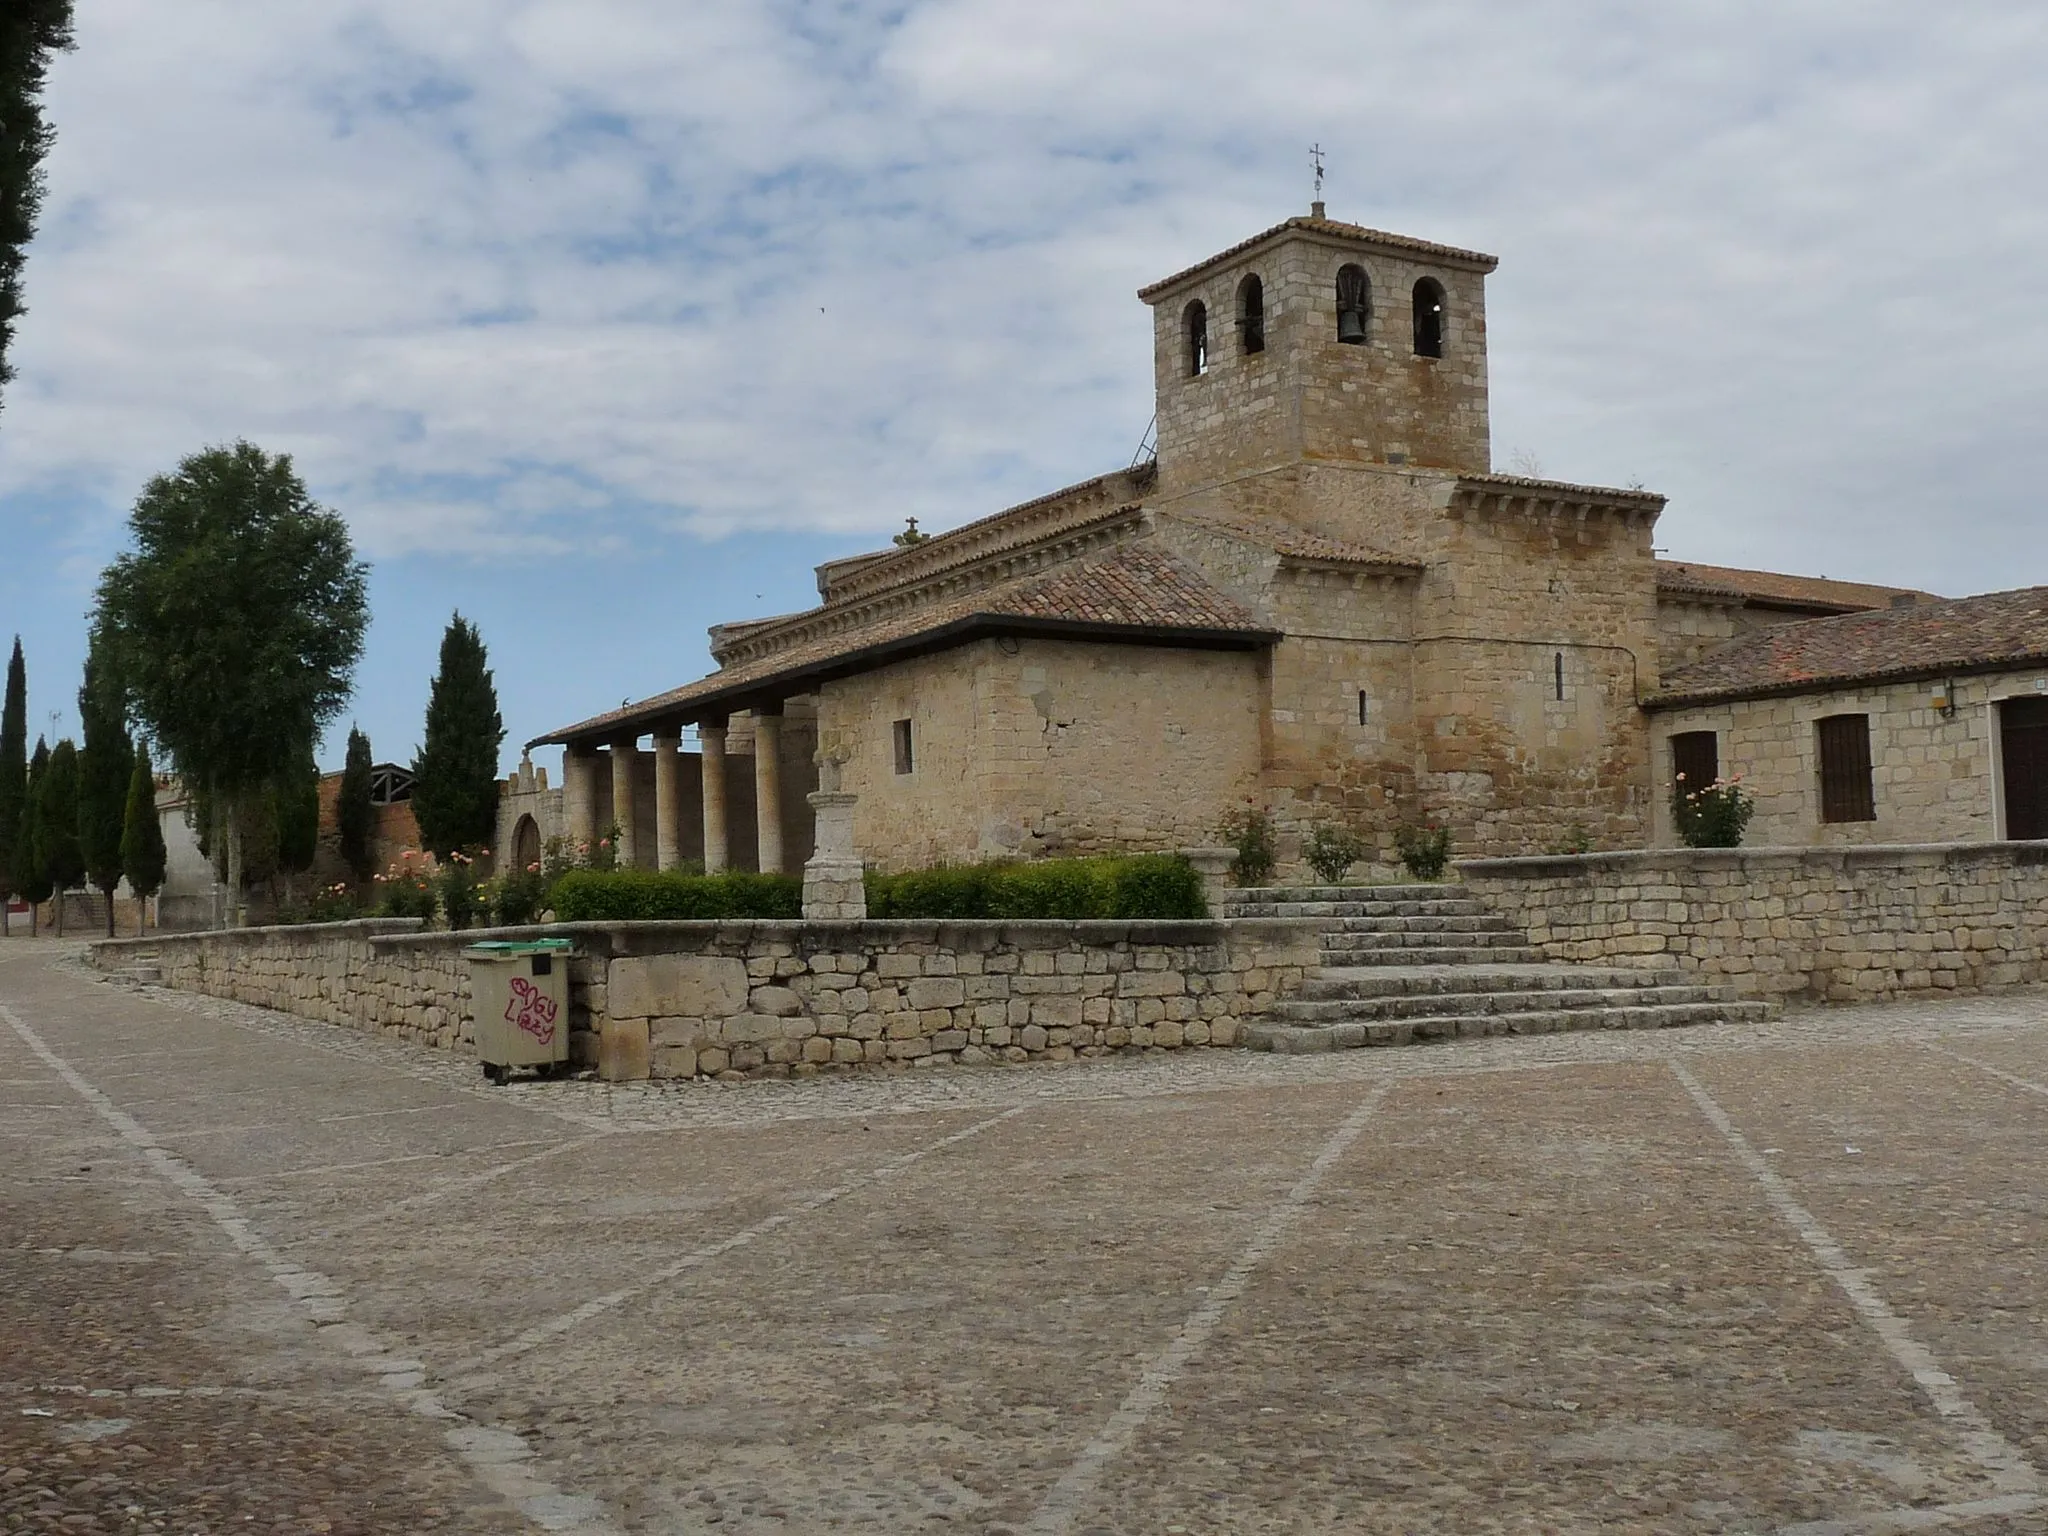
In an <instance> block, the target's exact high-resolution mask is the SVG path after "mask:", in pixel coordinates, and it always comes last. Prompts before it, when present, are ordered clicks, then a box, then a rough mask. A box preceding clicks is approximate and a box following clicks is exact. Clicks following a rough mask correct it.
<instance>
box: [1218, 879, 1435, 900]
mask: <svg viewBox="0 0 2048 1536" xmlns="http://www.w3.org/2000/svg"><path fill="white" fill-rule="evenodd" d="M1218 894H1219V897H1220V899H1221V900H1223V901H1226V902H1235V901H1257V902H1268V901H1439V900H1444V899H1446V898H1448V899H1452V900H1459V901H1462V900H1465V899H1467V897H1466V892H1465V888H1464V887H1463V886H1462V885H1459V884H1457V883H1455V882H1453V881H1443V882H1430V881H1415V882H1411V883H1409V884H1405V885H1259V886H1242V887H1235V888H1232V889H1229V890H1225V891H1222V892H1219V893H1218Z"/></svg>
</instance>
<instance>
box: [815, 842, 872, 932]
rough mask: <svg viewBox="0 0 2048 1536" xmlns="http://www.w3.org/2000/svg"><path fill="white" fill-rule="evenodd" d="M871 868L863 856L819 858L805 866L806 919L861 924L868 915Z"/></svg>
mask: <svg viewBox="0 0 2048 1536" xmlns="http://www.w3.org/2000/svg"><path fill="white" fill-rule="evenodd" d="M866 874H867V868H866V866H865V865H864V864H863V863H862V862H861V861H860V860H859V859H846V858H817V859H812V860H811V861H810V863H808V864H806V865H805V866H804V921H805V922H807V923H858V922H865V921H866V920H867V915H868V888H867V880H866V878H865V877H866Z"/></svg>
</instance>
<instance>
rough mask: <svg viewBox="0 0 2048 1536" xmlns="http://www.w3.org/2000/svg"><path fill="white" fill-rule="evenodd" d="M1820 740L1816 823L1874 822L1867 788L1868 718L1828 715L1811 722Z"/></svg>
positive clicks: (1874, 808) (1871, 797)
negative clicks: (1818, 793) (1818, 804)
mask: <svg viewBox="0 0 2048 1536" xmlns="http://www.w3.org/2000/svg"><path fill="white" fill-rule="evenodd" d="M1814 728H1815V730H1816V732H1817V733H1818V735H1819V738H1820V819H1821V820H1822V821H1875V820H1877V802H1876V797H1875V796H1874V795H1873V794H1872V792H1871V787H1870V716H1868V715H1829V716H1827V717H1826V718H1825V719H1822V720H1817V721H1815V722H1814Z"/></svg>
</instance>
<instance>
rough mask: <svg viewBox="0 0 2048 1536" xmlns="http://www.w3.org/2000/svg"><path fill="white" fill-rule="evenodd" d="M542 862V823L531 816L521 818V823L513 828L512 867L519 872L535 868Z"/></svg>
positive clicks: (513, 870)
mask: <svg viewBox="0 0 2048 1536" xmlns="http://www.w3.org/2000/svg"><path fill="white" fill-rule="evenodd" d="M539 862H540V824H539V823H538V822H536V821H535V820H534V819H533V818H532V817H531V816H522V817H520V818H519V825H517V826H516V827H514V828H513V829H512V869H511V871H509V873H515V874H516V873H519V872H522V871H524V870H528V869H531V868H533V866H534V865H536V864H538V863H539Z"/></svg>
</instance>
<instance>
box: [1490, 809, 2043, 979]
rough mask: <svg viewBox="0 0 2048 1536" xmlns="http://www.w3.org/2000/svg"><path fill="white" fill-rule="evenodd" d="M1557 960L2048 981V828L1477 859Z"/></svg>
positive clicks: (1495, 898)
mask: <svg viewBox="0 0 2048 1536" xmlns="http://www.w3.org/2000/svg"><path fill="white" fill-rule="evenodd" d="M1457 869H1458V873H1459V874H1460V875H1461V876H1462V877H1463V878H1464V881H1465V883H1466V885H1467V886H1468V887H1469V888H1470V889H1471V891H1472V894H1473V895H1474V896H1476V897H1478V898H1479V899H1480V900H1481V901H1484V902H1485V903H1486V904H1487V905H1488V906H1490V907H1492V908H1493V909H1494V910H1495V911H1497V912H1499V913H1500V914H1501V915H1502V916H1504V917H1507V918H1509V919H1511V920H1512V921H1513V922H1515V923H1516V924H1518V925H1520V926H1521V927H1522V928H1524V929H1525V930H1527V932H1528V935H1529V941H1530V943H1532V944H1534V945H1535V946H1537V947H1538V948H1539V949H1541V950H1542V951H1543V952H1544V954H1545V955H1546V956H1547V957H1548V958H1550V959H1553V960H1591V961H1604V962H1606V963H1609V964H1642V965H1653V966H1654V965H1670V964H1673V963H1676V964H1679V965H1682V966H1684V967H1686V968H1688V969H1691V970H1696V971H1699V972H1701V973H1702V974H1704V975H1707V976H1711V977H1714V978H1716V979H1718V980H1722V981H1725V982H1727V983H1729V984H1730V985H1733V986H1735V987H1737V988H1738V989H1740V990H1741V991H1742V992H1744V993H1746V994H1747V995H1749V996H1753V997H1763V998H1785V997H1806V998H1811V999H1816V1000H1826V1001H1831V1002H1856V1001H1863V1000H1867V999H1872V998H1882V997H1905V996H1912V995H1915V994H1926V993H1933V992H1958V991H1984V990H1990V989H1994V988H1999V987H2010V986H2018V985H2022V984H2025V983H2028V982H2039V981H2048V843H1940V844H1909V845H1902V846H1870V847H1863V848H1825V849H1823V848H1728V849H1719V848H1714V849H1707V848H1699V849H1675V850H1669V849H1660V850H1655V851H1651V852H1641V853H1594V854H1581V855H1577V856H1563V857H1544V858H1521V859H1469V860H1465V861H1463V862H1461V863H1459V865H1458V866H1457Z"/></svg>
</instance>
